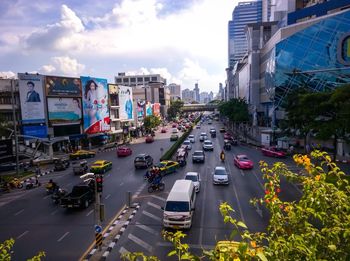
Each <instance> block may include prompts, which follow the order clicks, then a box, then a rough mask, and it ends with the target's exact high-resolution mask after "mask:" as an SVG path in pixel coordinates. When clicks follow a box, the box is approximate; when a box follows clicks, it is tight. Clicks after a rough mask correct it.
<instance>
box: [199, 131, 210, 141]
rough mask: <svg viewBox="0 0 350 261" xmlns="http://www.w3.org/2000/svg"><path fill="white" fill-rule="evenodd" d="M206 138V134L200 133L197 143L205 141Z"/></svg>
mask: <svg viewBox="0 0 350 261" xmlns="http://www.w3.org/2000/svg"><path fill="white" fill-rule="evenodd" d="M207 138H208V136H207V134H206V133H205V132H202V133H201V135H200V136H199V141H205V140H206V139H207Z"/></svg>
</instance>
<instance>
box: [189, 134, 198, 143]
mask: <svg viewBox="0 0 350 261" xmlns="http://www.w3.org/2000/svg"><path fill="white" fill-rule="evenodd" d="M188 139H189V141H190V142H192V143H195V141H196V140H195V138H194V135H192V134H191V135H189V136H188Z"/></svg>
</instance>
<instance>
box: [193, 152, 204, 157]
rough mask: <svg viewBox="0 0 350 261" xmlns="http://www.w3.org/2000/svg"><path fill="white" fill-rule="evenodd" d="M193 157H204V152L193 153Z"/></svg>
mask: <svg viewBox="0 0 350 261" xmlns="http://www.w3.org/2000/svg"><path fill="white" fill-rule="evenodd" d="M193 155H194V156H202V155H203V152H201V151H195V152H194V153H193Z"/></svg>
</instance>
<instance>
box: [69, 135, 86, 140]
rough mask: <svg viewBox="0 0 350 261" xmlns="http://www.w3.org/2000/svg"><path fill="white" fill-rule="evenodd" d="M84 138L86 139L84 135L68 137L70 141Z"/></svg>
mask: <svg viewBox="0 0 350 261" xmlns="http://www.w3.org/2000/svg"><path fill="white" fill-rule="evenodd" d="M84 138H86V134H74V135H70V136H69V139H70V140H79V139H84Z"/></svg>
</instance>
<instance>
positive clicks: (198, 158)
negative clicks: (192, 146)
mask: <svg viewBox="0 0 350 261" xmlns="http://www.w3.org/2000/svg"><path fill="white" fill-rule="evenodd" d="M192 162H193V163H195V162H202V163H204V162H205V154H204V152H203V151H202V150H196V151H195V152H193V154H192Z"/></svg>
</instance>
